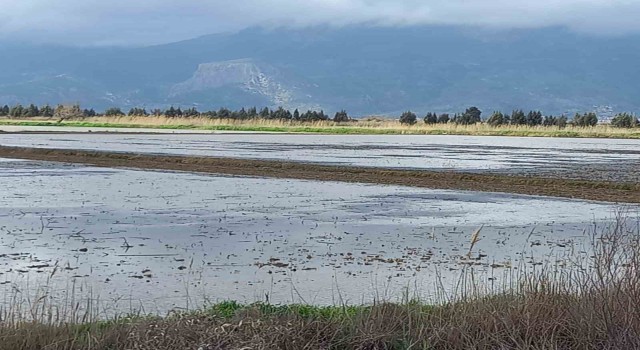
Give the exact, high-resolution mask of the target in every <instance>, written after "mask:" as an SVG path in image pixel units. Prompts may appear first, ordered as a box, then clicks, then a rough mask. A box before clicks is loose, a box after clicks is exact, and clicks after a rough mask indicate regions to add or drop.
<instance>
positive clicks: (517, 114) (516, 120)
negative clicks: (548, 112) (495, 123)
mask: <svg viewBox="0 0 640 350" xmlns="http://www.w3.org/2000/svg"><path fill="white" fill-rule="evenodd" d="M511 124H513V125H526V124H527V116H526V115H525V114H524V111H523V110H521V109H520V110H514V111H513V112H511Z"/></svg>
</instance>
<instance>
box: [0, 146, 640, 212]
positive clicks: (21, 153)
mask: <svg viewBox="0 0 640 350" xmlns="http://www.w3.org/2000/svg"><path fill="white" fill-rule="evenodd" d="M0 158H12V159H29V160H39V161H52V162H64V163H79V164H87V165H92V166H97V167H109V168H119V167H126V168H137V169H146V170H173V171H189V172H199V173H210V174H227V175H242V176H258V177H270V178H287V179H303V180H317V181H341V182H355V183H371V184H383V185H401V186H411V187H421V188H431V189H450V190H468V191H481V192H503V193H515V194H525V195H540V196H553V197H564V198H576V199H586V200H596V201H605V202H614V203H640V184H639V183H621V182H609V181H586V180H573V179H561V178H546V177H535V176H511V175H496V174H475V173H464V172H442V171H430V170H406V169H385V168H373V167H371V168H369V167H354V166H339V165H322V164H309V163H301V162H289V161H274V160H257V159H237V158H220V157H194V156H174V155H152V154H138V153H118V152H105V151H89V150H63V149H48V148H24V147H6V146H0Z"/></svg>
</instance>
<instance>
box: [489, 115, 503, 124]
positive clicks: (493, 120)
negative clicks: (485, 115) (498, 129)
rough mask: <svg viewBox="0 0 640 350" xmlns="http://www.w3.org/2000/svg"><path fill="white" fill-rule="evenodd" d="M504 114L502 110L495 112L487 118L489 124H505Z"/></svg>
mask: <svg viewBox="0 0 640 350" xmlns="http://www.w3.org/2000/svg"><path fill="white" fill-rule="evenodd" d="M504 119H505V118H504V114H503V113H502V112H493V114H492V115H491V116H490V117H489V119H487V124H489V125H491V126H500V125H502V124H505V120H504Z"/></svg>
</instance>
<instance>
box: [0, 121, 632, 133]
mask: <svg viewBox="0 0 640 350" xmlns="http://www.w3.org/2000/svg"><path fill="white" fill-rule="evenodd" d="M0 125H12V126H47V127H56V126H57V127H67V128H68V127H88V128H97V129H99V128H131V129H160V130H205V131H238V132H283V133H318V134H346V135H349V134H353V135H403V134H407V135H470V136H520V137H571V138H621V139H640V129H638V128H630V129H625V128H614V127H611V126H608V125H598V126H595V127H574V126H568V127H565V128H559V127H554V126H520V125H502V126H491V125H488V124H486V123H482V124H474V125H460V124H453V123H449V124H425V123H418V124H416V125H411V126H409V125H403V124H400V123H399V122H398V121H396V120H373V121H358V122H348V123H335V122H331V121H317V122H300V121H286V120H265V119H247V120H234V119H212V118H206V117H191V118H188V117H181V118H168V117H162V116H160V117H155V116H148V117H134V116H132V117H128V116H124V117H87V118H79V119H73V120H64V121H60V122H58V121H56V120H52V119H0ZM96 131H98V130H96Z"/></svg>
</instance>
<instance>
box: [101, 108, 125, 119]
mask: <svg viewBox="0 0 640 350" xmlns="http://www.w3.org/2000/svg"><path fill="white" fill-rule="evenodd" d="M104 115H106V116H107V117H120V116H123V115H124V112H122V110H121V109H120V108H118V107H111V108H109V109H107V110H106V111H104Z"/></svg>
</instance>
